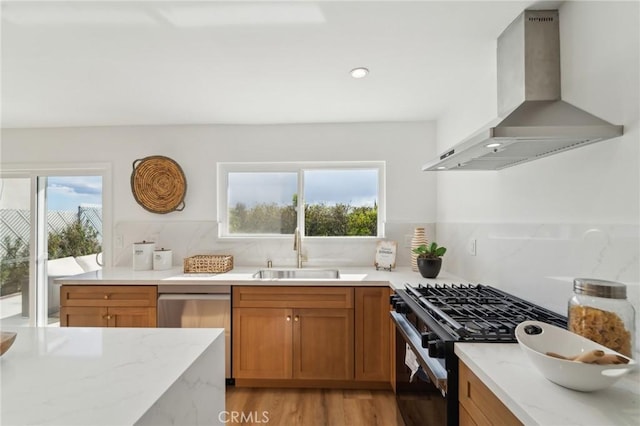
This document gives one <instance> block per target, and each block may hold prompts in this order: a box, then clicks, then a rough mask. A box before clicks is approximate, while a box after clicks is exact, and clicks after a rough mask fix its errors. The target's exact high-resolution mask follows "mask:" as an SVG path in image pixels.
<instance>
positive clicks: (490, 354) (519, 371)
mask: <svg viewBox="0 0 640 426" xmlns="http://www.w3.org/2000/svg"><path fill="white" fill-rule="evenodd" d="M455 352H456V354H457V355H458V357H459V358H460V359H461V360H462V361H464V363H465V364H466V365H467V366H469V368H470V369H471V370H472V371H473V372H474V373H475V374H476V376H478V377H479V378H480V379H481V380H482V381H483V382H484V383H485V384H486V385H487V387H488V388H489V389H491V391H492V392H493V393H494V394H496V396H497V397H498V398H499V399H500V400H501V401H502V402H503V403H504V404H505V405H506V406H507V407H508V408H509V409H510V410H511V411H512V412H513V413H514V414H515V415H516V417H518V419H520V420H521V421H522V422H523V423H524V424H526V425H549V426H551V425H562V426H569V425H594V426H596V425H597V426H605V425H611V426H613V425H615V426H622V425H634V426H635V425H638V424H640V371H639V370H638V369H636V370H635V371H633V372H630V373H628V374H627V375H626V376H624V377H623V378H622V379H620V380H619V381H618V382H617V383H616V384H614V385H613V386H612V387H610V388H608V389H604V390H601V391H597V392H578V391H574V390H571V389H567V388H564V387H562V386H558V385H556V384H554V383H552V382H550V381H549V380H547V379H546V378H545V377H544V376H543V375H542V374H541V373H540V372H539V371H538V370H537V369H536V367H535V366H534V365H533V364H532V363H531V361H530V360H529V359H528V358H527V356H526V354H525V353H524V352H523V351H522V349H521V348H520V345H518V344H487V343H484V344H483V343H456V345H455Z"/></svg>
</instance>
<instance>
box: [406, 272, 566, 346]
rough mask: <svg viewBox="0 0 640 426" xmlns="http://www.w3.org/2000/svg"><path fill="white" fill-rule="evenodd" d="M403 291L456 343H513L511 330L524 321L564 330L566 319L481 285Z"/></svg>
mask: <svg viewBox="0 0 640 426" xmlns="http://www.w3.org/2000/svg"><path fill="white" fill-rule="evenodd" d="M406 290H407V293H408V294H409V295H410V296H411V297H412V298H413V299H414V300H416V302H417V303H418V304H419V305H420V306H421V307H422V308H424V309H425V310H426V311H427V312H428V313H429V314H430V315H431V317H433V318H434V319H435V320H436V321H437V322H438V323H439V324H440V325H441V326H442V327H443V328H444V329H446V330H447V332H449V333H450V334H451V336H452V338H454V339H456V340H461V341H483V342H485V341H489V342H490V341H499V342H514V341H516V338H515V328H516V327H517V325H518V324H519V323H521V322H522V321H526V320H534V321H542V322H546V323H549V324H553V325H556V326H558V327H562V328H566V327H567V318H566V317H564V316H562V315H559V314H557V313H555V312H552V311H549V310H547V309H545V308H542V307H540V306H538V305H535V304H533V303H530V302H527V301H525V300H522V299H519V298H517V297H515V296H513V295H511V294H509V293H505V292H503V291H501V290H498V289H496V288H493V287H490V286H486V285H482V284H478V285H473V284H451V285H446V284H435V285H431V284H427V285H422V284H420V285H418V286H417V287H413V286H409V285H407V286H406Z"/></svg>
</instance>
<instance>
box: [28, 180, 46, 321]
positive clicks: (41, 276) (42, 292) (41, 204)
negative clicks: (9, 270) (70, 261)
mask: <svg viewBox="0 0 640 426" xmlns="http://www.w3.org/2000/svg"><path fill="white" fill-rule="evenodd" d="M36 179H37V183H36V185H37V190H36V197H35V202H36V203H35V204H36V205H35V208H34V209H33V211H35V214H36V218H35V222H34V223H35V224H36V226H35V229H36V232H35V234H36V236H35V250H36V252H35V259H36V261H35V290H36V291H35V292H34V293H30V294H33V295H34V296H35V300H34V303H35V311H31V312H35V321H36V326H38V327H44V326H46V325H47V317H48V311H47V306H48V298H49V294H48V288H47V270H46V268H47V258H48V256H49V254H48V250H47V237H48V235H47V233H48V226H47V199H46V192H47V178H46V177H42V176H40V177H37V178H36Z"/></svg>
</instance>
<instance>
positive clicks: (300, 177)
mask: <svg viewBox="0 0 640 426" xmlns="http://www.w3.org/2000/svg"><path fill="white" fill-rule="evenodd" d="M296 209H297V211H296V213H297V219H298V229H299V230H300V235H301V236H304V235H305V230H304V170H302V169H298V206H297V207H296Z"/></svg>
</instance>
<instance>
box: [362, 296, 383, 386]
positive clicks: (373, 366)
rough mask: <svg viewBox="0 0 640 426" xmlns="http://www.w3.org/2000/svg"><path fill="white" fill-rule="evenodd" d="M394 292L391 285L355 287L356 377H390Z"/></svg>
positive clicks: (371, 379)
mask: <svg viewBox="0 0 640 426" xmlns="http://www.w3.org/2000/svg"><path fill="white" fill-rule="evenodd" d="M390 295H391V289H389V288H388V287H356V288H355V379H356V380H361V381H383V382H389V380H390V374H391V373H390V370H391V344H390V334H391V333H390V326H389V324H390V320H389V310H390V308H389V296H390Z"/></svg>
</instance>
